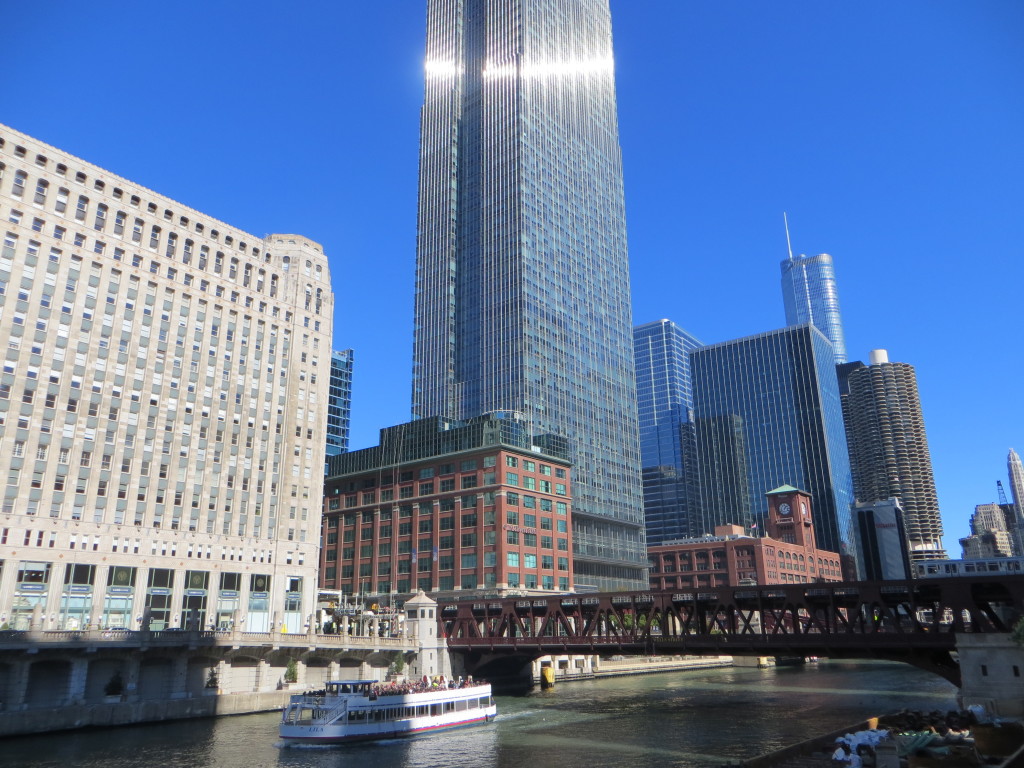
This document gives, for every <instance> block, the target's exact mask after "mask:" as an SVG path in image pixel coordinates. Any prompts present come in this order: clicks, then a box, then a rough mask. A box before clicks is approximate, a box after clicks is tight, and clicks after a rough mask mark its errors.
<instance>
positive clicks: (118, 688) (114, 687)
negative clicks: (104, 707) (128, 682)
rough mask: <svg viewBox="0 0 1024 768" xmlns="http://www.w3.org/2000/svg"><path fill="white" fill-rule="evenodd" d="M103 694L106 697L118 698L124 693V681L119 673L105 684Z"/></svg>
mask: <svg viewBox="0 0 1024 768" xmlns="http://www.w3.org/2000/svg"><path fill="white" fill-rule="evenodd" d="M103 693H104V694H105V695H107V696H120V695H121V694H122V693H124V680H123V679H121V673H120V672H115V673H114V674H113V675H112V676H111V678H110V679H109V680H107V684H106V685H105V686H103Z"/></svg>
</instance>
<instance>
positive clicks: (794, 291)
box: [781, 214, 846, 365]
mask: <svg viewBox="0 0 1024 768" xmlns="http://www.w3.org/2000/svg"><path fill="white" fill-rule="evenodd" d="M783 220H784V221H785V222H786V246H787V247H788V249H789V257H788V258H786V259H784V260H783V261H782V264H781V267H782V303H783V305H784V306H785V309H786V325H802V324H803V323H813V324H814V326H815V327H816V328H817V329H818V330H819V331H821V332H822V333H823V334H825V337H826V338H827V339H828V340H829V341H831V342H832V349H833V351H834V352H835V358H836V364H837V365H838V364H841V363H845V362H846V338H845V337H844V335H843V318H842V314H841V313H840V311H839V290H838V289H837V288H836V273H835V268H834V267H833V266H832V257H831V256H829V255H828V254H827V253H819V254H818V255H817V256H805V255H803V254H800V255H799V256H793V247H792V245H791V244H790V240H789V219H788V218H787V217H786V214H783Z"/></svg>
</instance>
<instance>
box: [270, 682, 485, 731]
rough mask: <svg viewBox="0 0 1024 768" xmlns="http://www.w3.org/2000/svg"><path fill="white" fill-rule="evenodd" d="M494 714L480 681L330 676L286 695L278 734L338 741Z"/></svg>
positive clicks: (480, 719)
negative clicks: (392, 680)
mask: <svg viewBox="0 0 1024 768" xmlns="http://www.w3.org/2000/svg"><path fill="white" fill-rule="evenodd" d="M496 715H497V708H496V707H495V705H494V699H493V698H492V696H491V686H490V685H489V684H486V683H473V682H472V681H470V682H465V683H461V684H456V683H447V684H445V683H440V684H437V683H435V684H428V683H378V682H375V681H373V680H333V681H331V682H328V683H326V684H325V685H324V688H323V689H322V690H318V691H311V692H306V693H301V694H297V695H294V696H292V697H291V700H290V701H289V702H288V706H287V707H285V709H284V712H283V713H282V715H281V726H280V735H281V738H282V739H284V740H285V741H286V742H293V743H302V742H305V743H313V744H338V743H342V742H348V741H369V740H372V739H390V738H395V737H399V736H412V735H413V734H417V733H425V732H427V731H440V730H444V729H447V728H458V727H461V726H464V725H476V724H478V723H486V722H489V721H491V720H493V719H494V717H495V716H496Z"/></svg>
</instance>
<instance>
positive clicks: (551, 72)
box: [483, 56, 615, 79]
mask: <svg viewBox="0 0 1024 768" xmlns="http://www.w3.org/2000/svg"><path fill="white" fill-rule="evenodd" d="M614 69H615V60H614V59H613V58H612V57H611V56H605V57H601V58H594V59H569V60H566V61H533V62H527V63H525V64H523V65H522V66H521V67H520V68H519V74H520V75H521V76H522V77H523V78H533V79H545V78H566V77H575V76H579V75H590V74H606V73H611V72H613V71H614ZM516 72H517V71H516V66H515V65H514V64H501V65H497V64H494V63H493V62H487V66H486V67H485V68H484V71H483V75H484V77H514V76H515V75H516Z"/></svg>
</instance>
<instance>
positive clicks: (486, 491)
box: [320, 414, 573, 597]
mask: <svg viewBox="0 0 1024 768" xmlns="http://www.w3.org/2000/svg"><path fill="white" fill-rule="evenodd" d="M535 441H538V442H542V443H545V445H544V448H538V447H537V446H536V445H535ZM324 490H325V494H326V498H325V500H324V522H323V546H322V552H321V564H320V565H321V567H320V586H321V588H322V589H331V590H341V591H342V592H344V593H346V594H349V595H360V596H362V597H371V596H379V597H384V596H387V595H390V594H397V595H399V596H401V595H408V594H410V593H413V592H415V591H416V590H418V589H422V590H423V591H424V592H428V593H431V594H433V595H435V596H436V595H437V594H438V593H440V594H442V595H445V594H447V595H451V594H454V593H456V592H464V591H466V590H472V591H474V592H486V593H488V594H495V595H498V594H502V593H505V592H508V591H514V592H517V593H518V592H524V591H526V592H568V591H570V590H571V589H572V586H573V585H572V544H571V540H570V539H571V533H570V532H571V531H572V515H571V501H572V493H571V485H570V473H569V462H568V460H567V458H566V457H565V453H564V449H562V450H560V446H559V444H558V441H557V440H556V439H553V438H552V439H548V440H546V441H545V440H543V439H541V438H533V437H530V436H529V434H528V433H527V432H526V431H525V429H524V425H523V424H521V423H520V422H519V421H517V420H516V419H515V418H514V416H511V415H505V414H502V415H487V416H481V417H478V418H475V419H470V420H469V421H466V422H451V421H445V420H441V419H421V420H419V421H415V422H410V423H409V424H402V425H399V426H397V427H390V428H387V429H384V430H381V444H380V445H379V446H376V447H374V448H368V449H365V450H361V451H353V452H350V453H345V454H341V455H339V456H334V457H331V459H330V460H329V467H328V476H327V478H326V481H325V485H324Z"/></svg>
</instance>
